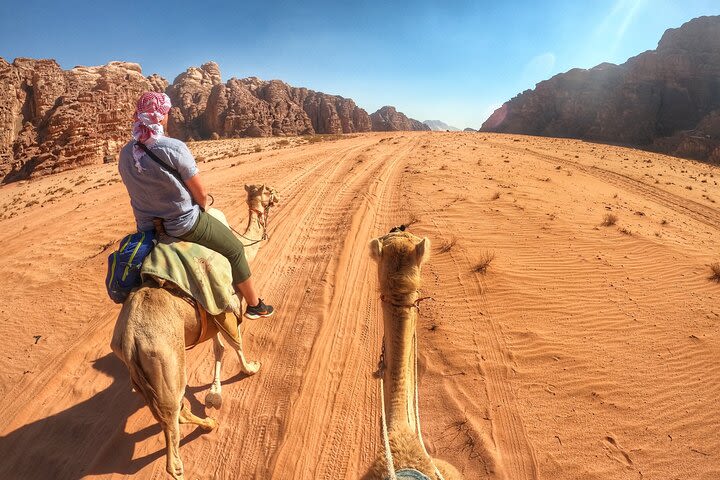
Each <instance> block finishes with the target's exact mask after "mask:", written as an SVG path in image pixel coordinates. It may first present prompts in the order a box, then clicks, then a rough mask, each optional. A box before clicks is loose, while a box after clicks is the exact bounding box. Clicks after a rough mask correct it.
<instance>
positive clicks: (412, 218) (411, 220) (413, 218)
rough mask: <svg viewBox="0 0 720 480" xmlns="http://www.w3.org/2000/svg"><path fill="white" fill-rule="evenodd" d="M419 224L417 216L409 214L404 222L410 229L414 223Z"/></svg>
mask: <svg viewBox="0 0 720 480" xmlns="http://www.w3.org/2000/svg"><path fill="white" fill-rule="evenodd" d="M419 222H420V219H419V218H418V216H417V215H415V214H414V213H411V214H410V217H408V220H407V222H405V226H407V227H411V226H413V225H415V224H416V223H419Z"/></svg>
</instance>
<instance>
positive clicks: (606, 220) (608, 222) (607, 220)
mask: <svg viewBox="0 0 720 480" xmlns="http://www.w3.org/2000/svg"><path fill="white" fill-rule="evenodd" d="M617 221H618V217H617V215H615V214H614V213H606V214H605V216H604V217H603V221H602V223H601V224H600V225H602V226H603V227H610V226H612V225H615V224H616V223H617Z"/></svg>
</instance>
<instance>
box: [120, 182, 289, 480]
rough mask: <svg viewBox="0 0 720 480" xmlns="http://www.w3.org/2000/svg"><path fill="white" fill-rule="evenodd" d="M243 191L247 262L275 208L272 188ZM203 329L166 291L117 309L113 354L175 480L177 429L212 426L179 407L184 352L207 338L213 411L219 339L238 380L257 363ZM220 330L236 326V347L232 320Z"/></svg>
mask: <svg viewBox="0 0 720 480" xmlns="http://www.w3.org/2000/svg"><path fill="white" fill-rule="evenodd" d="M245 190H246V191H247V204H248V209H249V218H248V224H247V227H246V229H245V232H244V233H243V234H242V235H241V237H243V238H244V239H245V241H244V242H243V243H247V245H246V247H245V256H246V257H247V260H248V262H250V261H252V259H254V258H255V255H256V254H257V252H258V250H259V248H260V246H261V241H260V240H264V239H265V238H266V235H265V234H266V226H267V213H268V209H269V207H271V206H272V205H274V204H275V203H276V202H277V194H276V192H275V190H274V189H273V188H269V187H265V185H251V186H249V185H245ZM241 310H242V308H241ZM229 315H231V314H229ZM207 324H208V325H207V331H206V332H203V331H202V326H201V320H200V317H199V315H198V313H197V311H196V310H195V307H194V306H192V305H191V304H190V303H189V302H188V301H187V300H185V299H183V298H181V297H180V296H178V295H175V294H174V293H172V292H171V291H169V290H167V289H165V288H159V287H158V285H157V284H155V283H154V282H152V281H148V282H145V283H143V285H142V286H141V287H140V288H138V289H137V290H135V291H133V292H132V293H131V294H130V296H129V297H128V299H127V300H126V301H125V303H124V304H123V307H122V309H121V311H120V315H119V316H118V319H117V322H116V324H115V330H114V332H113V338H112V342H111V348H112V350H113V352H115V354H116V355H117V356H118V357H120V359H121V360H122V361H123V362H124V363H125V365H127V367H128V370H129V371H130V379H131V381H132V384H133V386H134V388H135V389H136V390H137V391H139V392H140V393H141V394H142V396H143V397H144V398H145V401H146V402H147V405H148V407H149V408H150V411H151V412H152V414H153V416H154V417H155V419H156V420H157V421H158V422H159V423H160V426H161V427H162V429H163V432H164V433H165V442H166V447H167V466H166V469H167V471H168V473H169V474H170V475H171V476H172V477H173V478H174V479H176V480H181V479H183V478H184V474H183V463H182V459H181V458H180V453H179V448H180V426H179V424H184V423H190V424H195V425H198V426H200V427H201V428H203V429H205V430H208V431H209V430H212V429H214V428H216V427H217V425H218V423H217V421H216V420H215V419H214V418H212V417H207V418H199V417H197V416H195V415H193V414H192V413H191V412H190V409H189V408H188V407H187V405H186V402H184V401H183V397H184V395H185V386H186V384H187V377H186V372H185V349H186V346H190V345H195V344H197V343H199V342H203V341H205V340H209V339H210V338H213V353H214V355H215V365H214V369H213V383H212V386H211V388H210V392H209V393H208V395H207V396H206V398H205V403H206V405H208V406H214V407H218V408H219V407H220V405H221V403H222V397H221V385H220V372H221V365H222V356H223V352H224V350H225V346H224V344H223V341H222V338H221V337H222V336H225V338H226V340H227V341H228V342H229V343H230V344H231V345H232V346H233V349H234V350H235V352H236V353H237V355H238V358H239V360H240V370H241V372H242V373H243V374H245V375H253V374H255V373H256V372H257V371H258V370H259V368H260V363H259V362H252V361H248V360H247V359H246V358H245V355H244V353H243V350H242V343H240V344H237V342H236V341H235V340H234V339H233V338H232V336H231V335H228V334H227V333H225V332H224V331H222V330H220V329H219V328H218V327H217V325H216V323H215V322H213V321H208V322H207ZM224 324H225V325H236V326H237V338H239V339H240V340H241V342H242V337H241V336H240V327H239V325H237V322H236V321H234V318H233V321H230V322H226V323H224ZM231 333H232V334H234V333H235V332H231ZM201 336H202V338H201Z"/></svg>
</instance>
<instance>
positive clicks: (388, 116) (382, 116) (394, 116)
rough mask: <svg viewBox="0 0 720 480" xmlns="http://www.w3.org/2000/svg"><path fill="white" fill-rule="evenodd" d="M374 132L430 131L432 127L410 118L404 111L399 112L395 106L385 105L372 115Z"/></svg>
mask: <svg viewBox="0 0 720 480" xmlns="http://www.w3.org/2000/svg"><path fill="white" fill-rule="evenodd" d="M370 121H371V122H372V130H373V132H393V131H398V130H415V131H425V130H427V131H429V130H430V127H428V126H427V125H425V124H424V123H422V122H420V121H418V120H415V119H413V118H408V117H407V116H405V114H404V113H402V112H398V111H397V110H396V109H395V107H391V106H385V107H382V108H381V109H380V110H378V111H377V112H375V113H373V114H372V115H370Z"/></svg>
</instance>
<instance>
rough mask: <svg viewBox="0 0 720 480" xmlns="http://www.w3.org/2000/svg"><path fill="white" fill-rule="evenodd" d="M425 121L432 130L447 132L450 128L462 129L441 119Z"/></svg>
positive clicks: (454, 130)
mask: <svg viewBox="0 0 720 480" xmlns="http://www.w3.org/2000/svg"><path fill="white" fill-rule="evenodd" d="M423 123H424V124H425V125H427V126H428V127H430V130H432V131H433V132H446V131H448V130H450V131H451V132H459V131H460V129H459V128H457V127H453V126H451V125H448V124H447V123H445V122H443V121H440V120H425V121H424V122H423Z"/></svg>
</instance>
